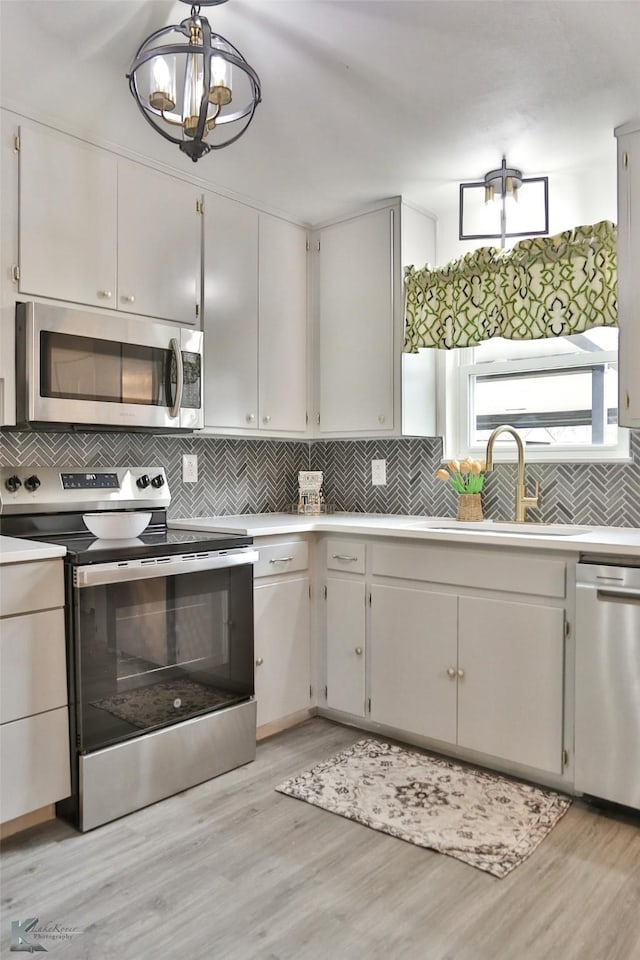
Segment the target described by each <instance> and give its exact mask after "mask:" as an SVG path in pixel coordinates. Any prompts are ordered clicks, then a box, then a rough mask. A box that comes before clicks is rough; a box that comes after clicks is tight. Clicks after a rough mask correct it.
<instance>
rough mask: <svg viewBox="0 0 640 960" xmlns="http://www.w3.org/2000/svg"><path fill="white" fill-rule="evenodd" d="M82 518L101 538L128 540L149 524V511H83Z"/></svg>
mask: <svg viewBox="0 0 640 960" xmlns="http://www.w3.org/2000/svg"><path fill="white" fill-rule="evenodd" d="M82 519H83V520H84V522H85V523H86V525H87V527H88V528H89V530H90V531H91V533H92V534H93V535H94V537H99V538H100V539H101V540H130V539H132V538H133V537H137V536H138V534H140V533H142V531H143V530H144V529H145V527H148V526H149V521H150V520H151V514H150V513H137V512H136V513H108V512H105V513H83V514H82Z"/></svg>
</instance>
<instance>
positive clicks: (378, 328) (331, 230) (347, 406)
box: [318, 208, 394, 433]
mask: <svg viewBox="0 0 640 960" xmlns="http://www.w3.org/2000/svg"><path fill="white" fill-rule="evenodd" d="M393 213H394V211H393V210H390V209H388V208H387V209H384V210H377V211H375V212H374V213H368V214H364V215H363V216H360V217H357V218H355V219H353V220H348V221H346V222H344V223H338V224H334V225H332V226H329V227H325V228H324V229H323V230H322V231H321V232H320V252H319V291H318V297H319V332H318V336H319V341H320V361H319V362H320V371H319V374H320V432H321V433H341V432H359V431H375V432H376V433H380V432H381V431H385V430H392V429H393V367H394V357H393V314H394V304H393Z"/></svg>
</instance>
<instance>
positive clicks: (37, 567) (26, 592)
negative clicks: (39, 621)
mask: <svg viewBox="0 0 640 960" xmlns="http://www.w3.org/2000/svg"><path fill="white" fill-rule="evenodd" d="M63 606H64V584H63V579H62V561H61V560H36V561H35V562H33V563H11V564H4V565H3V566H0V616H2V617H11V616H13V615H14V614H15V613H30V612H31V611H32V610H50V609H51V608H52V607H63Z"/></svg>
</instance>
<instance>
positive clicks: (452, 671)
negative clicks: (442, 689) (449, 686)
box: [447, 667, 457, 680]
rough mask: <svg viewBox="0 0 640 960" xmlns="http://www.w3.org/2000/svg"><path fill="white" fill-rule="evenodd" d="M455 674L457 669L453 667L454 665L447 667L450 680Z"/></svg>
mask: <svg viewBox="0 0 640 960" xmlns="http://www.w3.org/2000/svg"><path fill="white" fill-rule="evenodd" d="M456 674H457V670H456V669H455V667H449V669H448V670H447V676H448V677H449V679H450V680H453V679H455V677H456Z"/></svg>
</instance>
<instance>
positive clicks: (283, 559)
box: [269, 557, 293, 563]
mask: <svg viewBox="0 0 640 960" xmlns="http://www.w3.org/2000/svg"><path fill="white" fill-rule="evenodd" d="M290 560H293V557H274V558H273V559H272V560H269V563H289V561H290Z"/></svg>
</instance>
